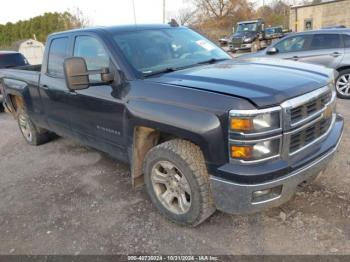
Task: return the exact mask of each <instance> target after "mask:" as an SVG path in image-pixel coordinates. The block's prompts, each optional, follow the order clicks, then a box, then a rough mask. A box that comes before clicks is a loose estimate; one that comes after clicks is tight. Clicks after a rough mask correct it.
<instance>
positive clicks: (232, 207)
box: [210, 117, 344, 214]
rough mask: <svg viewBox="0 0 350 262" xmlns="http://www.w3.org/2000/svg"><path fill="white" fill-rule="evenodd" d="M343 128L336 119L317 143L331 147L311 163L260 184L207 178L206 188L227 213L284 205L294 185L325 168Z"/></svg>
mask: <svg viewBox="0 0 350 262" xmlns="http://www.w3.org/2000/svg"><path fill="white" fill-rule="evenodd" d="M343 125H344V122H343V119H342V118H340V117H338V120H337V121H336V123H335V125H334V127H333V128H332V131H331V132H330V134H329V135H328V136H327V138H326V139H325V140H324V141H321V143H324V144H325V145H331V146H330V147H328V148H327V150H326V151H322V150H320V152H318V154H317V155H318V157H317V158H316V159H314V160H313V161H311V162H309V163H308V164H306V165H304V166H302V167H300V168H298V169H296V170H294V171H292V172H291V173H288V174H286V175H284V176H283V177H281V178H277V179H274V180H271V181H267V182H263V183H256V184H240V183H236V182H232V181H229V180H226V179H223V178H219V177H216V176H211V177H210V185H211V190H212V194H213V198H214V201H215V205H216V207H217V209H219V210H221V211H223V212H226V213H231V214H244V213H254V212H259V211H262V210H264V209H266V208H270V207H276V206H279V205H281V204H283V203H285V202H287V201H288V200H289V199H290V198H291V197H292V196H293V195H294V193H295V192H296V190H297V187H298V185H300V184H302V183H303V182H305V181H310V180H313V179H314V178H315V177H316V176H317V175H318V174H319V173H320V172H321V171H323V170H324V169H325V167H326V166H327V164H328V162H329V161H330V160H331V159H332V157H333V155H334V153H335V152H336V150H337V148H338V145H339V143H340V141H341V136H342V133H343ZM263 193H265V195H264V194H263Z"/></svg>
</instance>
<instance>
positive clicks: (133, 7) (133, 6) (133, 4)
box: [132, 0, 136, 25]
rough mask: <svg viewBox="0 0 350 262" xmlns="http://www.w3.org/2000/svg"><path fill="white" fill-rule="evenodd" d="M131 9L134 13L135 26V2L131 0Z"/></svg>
mask: <svg viewBox="0 0 350 262" xmlns="http://www.w3.org/2000/svg"><path fill="white" fill-rule="evenodd" d="M132 9H133V12H134V24H135V25H136V9H135V0H132Z"/></svg>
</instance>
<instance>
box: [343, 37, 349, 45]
mask: <svg viewBox="0 0 350 262" xmlns="http://www.w3.org/2000/svg"><path fill="white" fill-rule="evenodd" d="M343 39H344V46H345V48H350V35H343Z"/></svg>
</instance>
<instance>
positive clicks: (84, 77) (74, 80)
mask: <svg viewBox="0 0 350 262" xmlns="http://www.w3.org/2000/svg"><path fill="white" fill-rule="evenodd" d="M63 67H64V75H65V78H66V83H67V87H68V88H69V89H70V90H81V89H86V88H88V87H89V86H99V85H104V84H106V83H112V82H113V81H115V80H116V78H117V79H118V80H119V72H117V73H116V74H113V73H111V72H110V71H109V68H102V69H101V70H88V69H87V65H86V61H85V59H84V58H82V57H69V58H66V59H65V60H64V64H63ZM97 74H99V75H101V82H90V80H89V75H97Z"/></svg>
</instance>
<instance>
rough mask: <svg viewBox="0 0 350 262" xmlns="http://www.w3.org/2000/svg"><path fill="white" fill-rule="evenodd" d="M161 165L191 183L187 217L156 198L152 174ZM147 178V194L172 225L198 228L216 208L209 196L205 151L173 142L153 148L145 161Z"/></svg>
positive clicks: (186, 143) (188, 144)
mask: <svg viewBox="0 0 350 262" xmlns="http://www.w3.org/2000/svg"><path fill="white" fill-rule="evenodd" d="M160 161H167V162H170V163H171V164H173V165H174V166H176V168H177V169H178V170H179V171H180V172H181V173H182V174H181V175H183V176H184V177H185V178H186V180H187V182H188V185H189V187H190V191H191V195H190V200H191V205H190V207H189V209H188V211H187V212H186V213H184V214H176V213H174V212H171V211H170V210H169V209H167V208H166V207H165V206H164V205H163V204H162V202H161V201H160V200H159V199H158V197H157V195H156V192H155V189H154V186H153V185H152V180H151V179H152V178H151V173H152V170H153V168H154V166H155V165H157V163H159V162H160ZM144 175H145V184H146V188H147V192H148V194H149V196H150V198H151V200H152V202H153V204H154V205H155V206H156V207H157V209H158V210H159V211H160V212H161V213H162V214H163V215H164V216H165V217H167V218H168V219H169V220H171V221H172V222H175V223H177V224H180V225H186V226H196V225H199V224H200V223H202V222H203V221H204V220H205V219H207V218H208V217H209V216H210V215H212V214H213V213H214V212H215V210H216V208H215V205H214V202H213V199H212V195H211V192H210V184H209V176H208V172H207V168H206V165H205V162H204V157H203V154H202V151H201V150H200V148H199V147H198V146H196V145H194V144H192V143H191V142H188V141H185V140H181V139H174V140H170V141H167V142H164V143H162V144H160V145H157V146H156V147H154V148H152V149H151V150H150V151H149V152H148V153H147V155H146V157H145V162H144Z"/></svg>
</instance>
